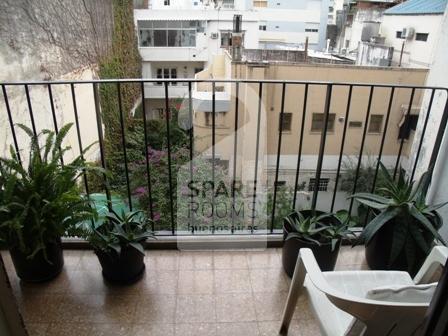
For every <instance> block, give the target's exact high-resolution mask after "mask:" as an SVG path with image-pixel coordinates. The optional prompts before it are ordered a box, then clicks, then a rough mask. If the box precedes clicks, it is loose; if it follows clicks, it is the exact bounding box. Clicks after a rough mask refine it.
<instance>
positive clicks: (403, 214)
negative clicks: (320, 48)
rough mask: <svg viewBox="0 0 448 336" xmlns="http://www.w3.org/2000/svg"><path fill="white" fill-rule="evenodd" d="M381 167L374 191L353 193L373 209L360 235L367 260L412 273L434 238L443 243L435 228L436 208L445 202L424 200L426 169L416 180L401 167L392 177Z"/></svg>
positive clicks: (427, 179) (427, 181)
mask: <svg viewBox="0 0 448 336" xmlns="http://www.w3.org/2000/svg"><path fill="white" fill-rule="evenodd" d="M380 167H381V170H382V174H383V176H384V182H383V183H384V187H382V188H379V189H378V192H377V194H369V193H357V194H354V195H352V197H354V198H355V199H357V200H358V201H359V202H361V203H363V204H365V205H366V206H368V207H370V208H372V209H373V211H372V212H373V213H374V218H373V219H372V220H371V221H370V222H369V223H368V224H367V226H366V227H365V229H364V230H363V232H362V234H361V236H360V239H361V240H363V241H364V242H365V245H366V259H367V263H368V265H369V266H370V268H372V269H380V270H390V269H394V270H406V271H408V272H409V273H410V274H411V275H414V274H415V273H416V272H417V270H418V269H419V268H420V266H421V265H422V263H423V261H424V259H425V258H426V256H427V255H428V253H429V252H430V250H431V247H432V245H433V243H434V240H435V239H437V240H439V241H440V242H442V243H443V244H445V242H444V240H443V238H442V237H441V236H440V235H439V233H438V232H437V231H438V229H440V227H441V226H442V219H441V217H440V216H439V215H438V213H437V209H439V208H441V207H442V206H444V205H445V204H447V203H443V204H438V205H434V206H429V205H427V204H426V194H427V192H428V188H429V184H430V176H429V174H428V173H425V174H423V175H422V178H421V179H420V181H419V182H418V183H417V184H415V182H413V181H411V180H410V179H409V178H406V172H405V170H404V169H400V171H399V174H398V178H397V179H396V180H395V179H394V178H393V177H392V176H391V175H390V173H389V172H388V170H387V169H386V167H385V166H384V165H383V164H380Z"/></svg>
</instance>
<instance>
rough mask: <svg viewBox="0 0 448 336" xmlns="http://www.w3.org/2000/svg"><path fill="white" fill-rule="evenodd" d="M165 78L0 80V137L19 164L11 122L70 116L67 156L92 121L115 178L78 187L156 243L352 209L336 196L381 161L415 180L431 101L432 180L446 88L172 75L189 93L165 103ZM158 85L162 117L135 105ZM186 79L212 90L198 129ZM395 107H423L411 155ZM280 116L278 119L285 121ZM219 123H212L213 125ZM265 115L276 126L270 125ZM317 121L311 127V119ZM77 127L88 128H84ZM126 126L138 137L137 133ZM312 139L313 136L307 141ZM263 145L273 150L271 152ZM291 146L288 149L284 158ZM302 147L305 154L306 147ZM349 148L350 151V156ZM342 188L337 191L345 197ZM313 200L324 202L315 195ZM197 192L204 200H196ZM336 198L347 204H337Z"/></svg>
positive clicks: (262, 229)
mask: <svg viewBox="0 0 448 336" xmlns="http://www.w3.org/2000/svg"><path fill="white" fill-rule="evenodd" d="M172 81H173V79H160V78H156V79H116V80H114V79H111V80H91V81H51V82H46V81H41V82H3V83H1V84H0V85H1V90H2V94H3V106H0V109H1V111H4V112H5V114H4V115H5V116H6V117H7V118H5V119H4V120H5V123H6V124H5V125H2V126H8V128H9V130H8V131H7V132H5V128H3V131H2V133H3V134H5V135H4V137H5V139H2V141H3V140H4V143H5V142H6V143H7V144H8V145H9V144H11V145H12V146H13V148H14V150H15V151H16V153H17V155H18V156H19V157H20V158H21V159H22V161H23V162H25V161H26V156H27V154H26V150H27V148H26V145H25V142H24V141H22V140H23V139H21V138H20V137H21V136H22V133H20V132H21V131H19V130H18V128H17V126H16V124H17V123H28V124H29V125H30V126H31V129H32V130H33V132H34V134H38V133H39V132H41V131H42V129H44V128H48V124H51V127H52V128H53V129H54V130H55V131H56V132H57V131H58V129H60V127H61V123H62V121H61V120H64V121H67V120H69V121H70V120H73V121H74V124H75V126H76V127H75V128H74V129H73V132H74V134H73V136H74V139H76V141H75V144H76V146H74V147H77V148H76V151H77V152H81V151H82V150H83V149H84V147H85V146H87V145H88V143H86V141H85V137H86V134H87V132H91V131H92V123H95V125H94V129H96V133H97V135H95V137H96V140H98V145H97V149H98V155H97V157H96V158H93V159H91V161H96V164H98V165H99V166H101V167H103V168H105V169H109V170H110V169H114V171H113V172H112V173H113V174H111V175H104V176H103V175H102V176H100V177H99V178H98V177H94V176H90V175H84V176H83V178H82V179H81V181H80V185H82V186H83V189H84V192H85V193H86V194H87V195H91V194H93V193H97V194H101V195H103V196H104V198H105V199H106V200H107V205H108V206H109V207H113V206H115V204H116V203H114V202H118V203H120V204H118V205H117V206H121V207H124V208H127V209H136V208H139V209H142V210H144V211H146V212H147V213H148V216H149V217H151V218H152V219H154V227H153V229H154V230H155V231H156V232H157V234H158V235H200V234H204V235H210V234H234V235H237V234H273V233H278V232H280V231H279V230H280V229H281V223H282V216H284V214H285V213H284V212H283V211H285V209H286V211H290V210H291V209H297V208H299V207H300V205H302V207H310V208H312V209H316V207H319V208H320V209H322V210H328V211H336V210H338V209H340V208H341V207H344V208H347V209H348V210H349V211H350V212H351V213H355V212H356V209H355V207H354V201H353V199H351V200H346V196H347V195H349V194H351V193H353V192H356V191H359V190H360V188H361V187H364V188H365V187H366V185H362V186H361V185H360V183H361V182H360V180H361V179H362V183H363V184H366V176H365V173H366V171H370V174H371V176H370V177H369V178H370V180H369V183H368V184H367V185H368V186H367V187H368V189H370V191H374V190H375V188H376V187H377V185H378V183H380V181H379V180H380V172H379V163H380V162H382V161H384V160H386V159H387V160H386V161H388V162H389V165H388V167H389V168H390V170H391V172H392V173H393V174H394V175H396V174H397V171H398V169H400V165H403V164H404V163H406V169H407V172H408V175H409V177H411V178H413V177H414V176H415V175H416V171H417V167H418V165H419V164H420V160H421V156H422V146H423V140H424V138H425V136H427V134H428V120H429V118H430V116H431V113H432V111H433V105H434V104H433V102H434V100H435V99H436V97H437V99H442V100H443V104H444V106H445V108H444V113H443V116H442V119H441V120H440V123H439V128H438V129H437V130H431V132H435V133H437V135H436V140H435V144H434V147H433V148H431V151H432V154H431V156H430V159H429V165H428V167H425V168H427V169H429V170H430V171H431V172H432V169H433V168H434V165H435V162H436V159H437V156H438V152H439V149H440V146H441V142H442V137H443V134H444V130H445V128H446V125H447V120H448V109H447V103H446V100H447V99H446V94H447V89H445V88H440V87H425V86H409V85H390V84H364V83H343V82H341V83H330V82H306V81H281V80H207V79H177V82H179V83H185V84H186V85H187V86H188V95H187V96H186V97H185V98H184V99H179V98H173V99H172V98H171V97H170V83H171V82H172ZM159 82H161V83H162V85H163V87H164V92H165V97H164V99H163V104H162V105H163V106H160V107H159V109H160V110H162V111H164V113H165V115H164V116H157V117H155V118H154V117H153V118H149V117H148V116H149V115H150V114H151V111H150V109H151V106H152V105H153V104H155V103H156V102H155V101H152V100H147V99H145V85H144V84H145V83H154V84H156V83H159ZM194 83H209V84H210V85H211V88H212V91H211V92H212V104H211V111H209V112H212V113H209V115H208V116H207V118H208V119H210V118H211V120H208V122H207V123H206V122H205V114H206V113H207V112H205V114H204V115H201V113H202V112H196V111H195V110H194V102H193V99H192V90H193V85H194ZM224 84H228V85H231V87H232V100H231V105H232V110H231V111H230V113H226V114H222V115H220V114H219V113H214V112H219V111H218V108H219V106H218V105H217V101H216V95H215V94H216V92H218V88H219V87H221V86H222V85H224ZM106 88H113V89H114V90H115V92H116V97H115V98H116V99H115V100H113V101H107V102H106V101H104V96H102V94H103V92H107V90H106ZM130 88H132V90H134V91H136V92H138V94H137V99H136V101H138V98H140V99H142V98H143V99H142V101H143V102H144V103H143V104H140V106H138V107H137V108H135V111H140V112H135V113H133V114H132V115H131V113H130V111H125V110H124V109H123V104H124V101H125V100H124V99H123V97H124V95H125V93H126V92H129V90H131V89H130ZM274 88H275V90H274ZM35 90H36V91H35ZM37 90H45V92H46V94H45V95H42V94H40V95H36V92H37ZM81 90H84V91H83V95H84V96H83V97H79V96H78V95H79V94H80V93H79V92H80V91H81ZM86 90H87V91H86ZM291 90H298V91H297V92H300V94H298V93H297V92H296V93H294V94H291ZM34 91H35V92H34ZM56 91H58V92H59V93H58V95H59V96H57V94H56ZM19 92H20V93H21V94H22V95H23V100H22V99H21V98H20V97H19ZM39 92H42V91H39ZM360 92H362V95H361V94H360ZM274 93H276V97H275V99H274V100H273V101H276V102H278V106H277V105H275V107H273V108H271V106H269V107H268V108H266V109H265V107H264V103H265V100H266V99H267V97H268V96H269V95H271V96H272V95H274ZM139 95H140V97H138V96H139ZM355 95H356V99H357V100H359V99H360V96H363V99H364V100H365V102H364V103H365V104H364V105H363V106H365V108H364V110H363V111H362V113H361V119H359V120H355V121H352V122H356V123H357V127H350V125H351V124H350V122H351V119H350V118H351V115H352V114H355V113H358V112H359V111H357V109H356V108H354V104H356V102H355V99H354V97H355ZM379 95H381V97H382V98H381V99H380V100H381V101H382V103H384V104H385V105H384V106H386V108H385V109H384V110H383V111H382V112H383V113H382V114H381V118H380V117H378V113H377V110H378V107H377V106H374V105H375V104H379V103H378V101H379V100H378V97H379ZM56 96H57V97H56ZM67 96H68V97H69V100H67V101H68V102H70V104H68V103H63V102H64V101H63V97H65V98H67ZM86 97H91V98H92V101H91V104H88V105H86V104H85V99H86ZM316 99H317V100H318V101H321V102H322V103H323V110H322V111H321V112H319V113H321V115H322V118H321V116H320V115H319V117H314V118H313V114H314V112H315V106H314V103H313V104H311V103H312V102H313V101H314V100H316ZM403 99H404V100H407V101H408V105H407V106H408V109H407V111H406V115H405V117H409V116H410V113H411V108H412V109H414V108H415V106H416V105H419V104H421V103H422V102H425V104H426V105H425V106H427V108H425V109H424V110H426V111H425V112H426V113H421V118H423V119H422V120H420V121H419V125H420V124H421V125H422V127H421V131H420V132H419V133H416V132H413V135H414V136H413V140H414V147H412V149H415V150H411V147H410V146H411V143H410V141H409V137H408V138H407V139H406V138H405V137H400V138H398V137H396V134H398V133H399V132H400V131H401V130H398V129H396V128H397V125H396V124H394V123H393V122H392V120H395V119H397V118H396V117H397V116H396V114H397V113H398V112H397V110H399V109H400V106H401V105H400V103H401V102H400V101H397V100H403ZM44 100H45V101H47V103H48V108H47V109H44V110H42V109H40V110H39V111H37V109H36V107H37V105H42V104H44ZM336 101H337V102H338V104H340V102H341V101H344V106H345V107H344V110H345V111H344V113H343V115H340V113H339V114H338V117H336V118H334V117H333V118H330V116H331V115H332V114H334V109H335V108H336V106H335V105H336V104H335V102H336ZM47 103H46V104H47ZM15 104H19V105H20V104H24V109H25V111H26V114H27V116H26V118H25V117H24V115H23V113H22V114H20V113H17V111H18V109H19V106H15ZM66 105H67V106H66ZM68 105H70V106H68ZM286 105H288V110H287V112H286V111H285V109H286ZM293 105H294V106H297V107H298V108H297V110H296V111H292V110H291V107H290V106H293ZM439 105H440V104H439ZM111 106H112V107H113V106H115V107H116V109H113V110H114V111H118V112H117V113H118V116H121V117H120V118H118V121H117V123H118V125H119V126H120V127H119V128H118V129H114V132H115V133H113V134H111V133H110V132H111V129H110V128H109V125H107V124H105V120H106V115H105V114H106V113H107V109H108V108H111ZM397 106H398V107H397ZM21 107H23V106H20V108H21ZM81 107H82V108H83V109H89V108H90V109H91V114H90V115H89V112H85V111H83V113H84V114H83V117H82V118H80V117H79V115H80V109H81ZM249 110H251V111H249ZM355 110H356V111H355ZM61 111H62V112H61ZM58 113H59V115H58ZM286 113H288V118H287V120H284V117H285V115H286ZM69 114H70V116H69ZM273 115H274V116H273ZM123 116H124V117H123ZM272 116H273V117H272ZM218 117H219V118H222V119H220V121H219V125H218ZM271 117H272V120H275V121H270V120H271V119H270V118H271ZM315 118H317V119H319V120H317V119H316V120H314V119H315ZM356 118H359V115H357V117H356ZM321 119H322V120H321ZM266 120H268V122H266ZM313 120H314V124H315V125H314V126H315V127H317V126H316V125H317V124H319V131H318V134H315V132H311V130H313V129H312V127H313V126H312V121H313ZM270 122H275V123H278V126H277V125H275V127H271V125H270ZM330 123H331V124H332V125H333V126H331V125H330ZM338 123H339V124H338ZM44 124H45V125H44ZM334 124H337V125H338V127H337V129H335V130H334V131H333V132H331V133H330V132H329V129H330V128H331V127H334V126H335V125H334ZM282 125H283V126H282ZM285 125H287V126H288V127H290V128H291V125H297V126H298V127H295V126H294V127H292V129H291V130H290V131H288V132H285V131H284V130H283V129H282V128H283V127H284V126H285ZM84 127H85V128H88V130H87V129H83V128H84ZM135 129H139V130H140V131H139V132H135ZM372 130H374V131H375V132H376V131H379V132H378V134H379V136H378V134H376V135H369V132H370V131H372ZM132 132H134V133H132ZM226 132H227V133H226ZM353 132H356V134H357V138H353V137H354V134H355V133H353ZM410 132H412V130H411V131H410ZM6 133H8V134H7V135H6ZM89 135H91V134H89ZM2 137H3V136H2ZM310 137H312V138H311V140H310V139H307V138H310ZM329 137H331V140H329ZM113 138H115V139H113ZM352 139H356V140H352ZM114 140H116V141H118V140H119V141H118V142H119V143H120V144H122V146H121V147H119V151H118V152H111V151H110V149H109V148H110V147H109V146H110V145H111V143H112V142H113V141H114ZM271 142H274V143H275V145H274V146H270V143H271ZM293 142H295V145H294V146H293V147H294V150H293V151H291V148H290V147H291V146H292V145H291V144H292V143H293ZM353 142H356V143H353ZM266 143H267V144H268V145H266ZM391 143H393V144H394V145H393V146H392V145H391ZM309 144H313V146H311V145H309ZM335 144H337V145H335ZM367 144H374V145H375V146H371V148H376V151H375V152H374V153H373V152H371V153H366V147H367ZM328 146H330V147H335V146H336V148H337V153H336V154H334V153H333V154H331V155H330V154H328V153H326V147H328ZM311 147H313V148H314V149H310V148H311ZM349 147H350V148H352V149H350V150H348V149H347V148H349ZM4 148H6V147H4ZM353 148H356V149H355V150H354V149H353ZM386 149H387V153H386ZM392 149H394V150H395V149H396V150H395V152H394V153H392V152H391V150H392ZM310 150H312V152H310ZM427 150H428V149H426V151H427ZM120 151H121V152H120ZM367 154H368V155H370V156H373V163H372V164H371V167H369V169H370V168H372V169H370V170H369V169H366V168H365V162H363V161H364V160H365V158H366V155H367ZM386 154H387V155H386ZM2 155H7V154H6V153H2ZM249 156H250V157H249ZM330 156H331V157H330ZM386 156H387V158H386ZM346 157H349V158H350V159H351V161H352V163H353V164H352V166H351V167H348V166H347V165H345V164H344V160H345V158H346ZM117 158H118V159H117ZM113 160H116V161H113ZM64 161H65V162H68V160H64ZM327 161H331V162H333V166H332V168H331V169H330V170H332V172H331V174H329V173H328V171H329V168H328V165H329V164H328V162H327ZM266 162H267V164H266ZM285 162H290V163H291V162H292V163H293V165H292V166H293V168H290V169H289V173H290V174H289V175H288V174H286V173H285V169H286V168H285V166H286V163H285ZM310 162H312V163H313V164H315V166H314V168H313V169H312V170H310V169H309V167H307V165H309V163H310ZM347 172H350V173H351V175H350V176H351V177H350V179H349V180H347V178H346V177H347V176H345V175H347ZM344 174H345V175H344ZM111 176H112V177H111ZM98 179H99V181H98ZM347 181H348V182H347ZM95 183H96V184H95ZM307 184H308V186H307ZM342 185H343V186H342ZM99 189H101V190H99ZM184 189H186V190H184ZM341 190H345V194H344V193H342V191H341ZM210 191H212V192H210ZM341 193H342V196H341ZM304 194H308V199H309V203H306V200H305V201H303V202H305V203H306V204H305V203H302V204H300V203H301V202H302V199H301V197H302V196H303V195H304ZM320 194H323V196H322V197H321V198H320ZM97 196H98V195H97ZM202 196H203V199H201V200H197V199H196V198H197V197H202ZM324 196H325V197H324ZM341 197H342V198H343V199H344V200H345V203H343V204H342V205H341V204H340V200H341V199H342V198H341ZM193 204H194V206H192V205H193ZM204 204H207V207H206V208H205V210H204V208H202V212H201V210H200V209H201V206H204ZM238 204H239V205H238ZM220 205H221V206H222V207H224V205H225V206H230V207H231V211H230V214H228V213H226V215H225V216H221V215H222V213H223V210H222V209H223V208H220ZM183 207H185V208H183ZM209 209H212V210H211V215H210V216H208V215H207V214H204V211H205V212H207V211H208V210H209ZM242 209H243V210H244V209H245V217H243V218H240V217H239V215H241V211H243V210H242ZM220 211H221V213H220ZM204 223H207V227H206V228H202V227H201V225H202V224H204ZM263 223H264V224H263Z"/></svg>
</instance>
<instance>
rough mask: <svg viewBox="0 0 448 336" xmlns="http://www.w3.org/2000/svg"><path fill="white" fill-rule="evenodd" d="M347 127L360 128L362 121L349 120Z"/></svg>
mask: <svg viewBox="0 0 448 336" xmlns="http://www.w3.org/2000/svg"><path fill="white" fill-rule="evenodd" d="M348 127H349V128H361V127H362V121H349V123H348Z"/></svg>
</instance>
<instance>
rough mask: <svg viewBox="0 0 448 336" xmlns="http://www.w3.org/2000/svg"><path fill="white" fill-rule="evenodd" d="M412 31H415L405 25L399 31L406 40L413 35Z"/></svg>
mask: <svg viewBox="0 0 448 336" xmlns="http://www.w3.org/2000/svg"><path fill="white" fill-rule="evenodd" d="M414 33H415V29H414V28H412V27H405V28H403V30H402V31H401V37H402V38H404V39H406V40H410V39H412V38H413V37H414Z"/></svg>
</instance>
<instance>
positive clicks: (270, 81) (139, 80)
mask: <svg viewBox="0 0 448 336" xmlns="http://www.w3.org/2000/svg"><path fill="white" fill-rule="evenodd" d="M146 82H148V83H153V82H160V83H165V82H169V83H170V82H180V83H183V82H185V83H188V82H191V83H201V82H203V83H246V84H251V83H253V84H259V83H263V84H297V85H305V84H308V85H333V86H335V85H336V86H357V87H370V86H375V87H384V88H392V87H394V88H402V89H434V90H444V91H447V92H448V87H443V86H427V85H414V84H389V83H365V82H333V81H308V80H278V79H196V78H122V79H91V80H52V81H45V80H32V81H25V80H23V81H4V82H0V85H48V84H51V85H58V84H60V85H69V84H96V83H98V84H102V83H104V84H107V83H111V84H113V83H146Z"/></svg>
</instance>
